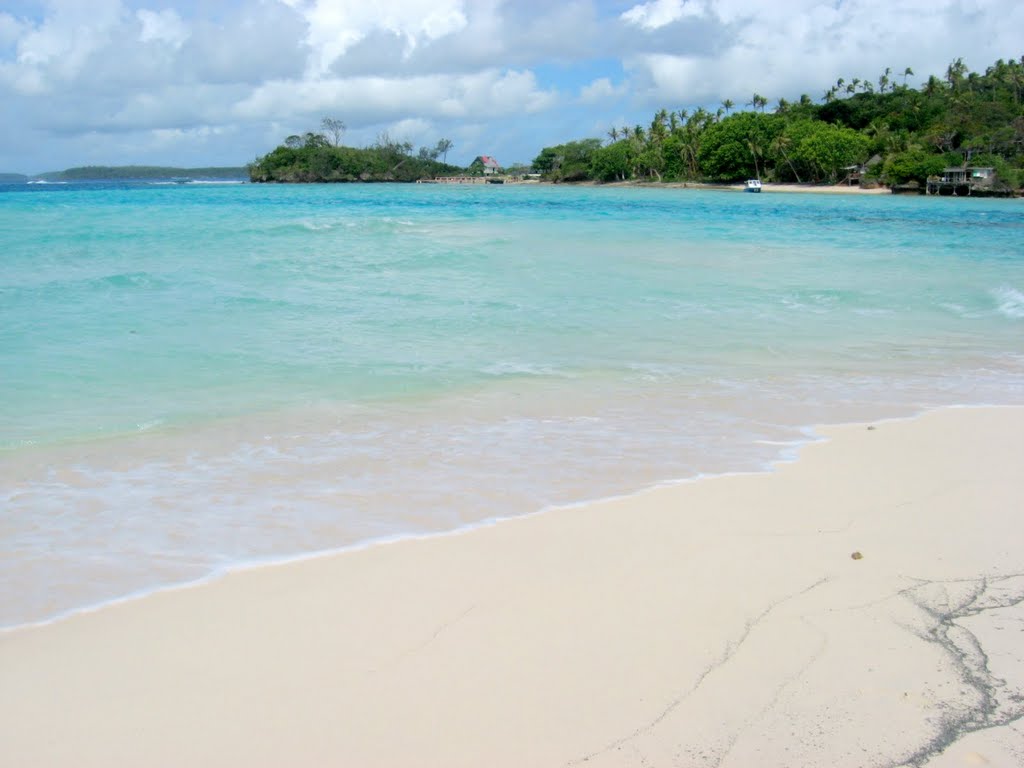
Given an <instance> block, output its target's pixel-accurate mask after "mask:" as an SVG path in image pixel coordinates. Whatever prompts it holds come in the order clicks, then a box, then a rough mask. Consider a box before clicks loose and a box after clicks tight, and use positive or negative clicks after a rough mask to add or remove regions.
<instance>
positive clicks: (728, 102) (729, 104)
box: [722, 99, 736, 115]
mask: <svg viewBox="0 0 1024 768" xmlns="http://www.w3.org/2000/svg"><path fill="white" fill-rule="evenodd" d="M735 106H736V102H734V101H733V100H732V99H724V100H723V101H722V109H724V110H725V114H727V115H728V114H729V111H730V110H731V109H732V108H733V107H735Z"/></svg>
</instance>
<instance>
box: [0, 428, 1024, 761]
mask: <svg viewBox="0 0 1024 768" xmlns="http://www.w3.org/2000/svg"><path fill="white" fill-rule="evenodd" d="M873 426H874V428H870V427H866V426H865V425H859V426H846V427H839V428H829V429H826V430H823V431H824V433H825V434H826V435H828V436H829V437H830V438H831V439H830V440H829V441H828V442H823V443H819V444H815V445H813V446H810V447H808V448H806V449H805V450H804V452H803V455H802V457H801V458H800V460H799V461H798V462H796V463H793V464H786V465H782V466H781V467H779V468H778V469H777V471H775V472H773V473H770V474H760V475H744V476H731V477H723V478H717V479H709V480H702V481H700V482H695V483H688V484H683V485H679V486H674V487H666V488H660V489H655V490H652V491H647V492H644V493H641V494H638V495H635V496H631V497H628V498H622V499H616V500H612V501H607V502H602V503H596V504H591V505H587V506H580V507H576V508H571V509H565V510H559V511H555V512H550V513H546V514H542V515H536V516H533V517H530V518H523V519H517V520H511V521H506V522H503V523H500V524H498V525H495V526H491V527H486V528H481V529H477V530H474V531H470V532H467V533H463V534H459V535H451V536H444V537H437V538H433V539H427V540H418V541H406V542H401V543H397V544H389V545H383V546H377V547H371V548H369V549H366V550H363V551H357V552H350V553H345V554H341V555H337V556H330V557H323V558H319V559H315V560H307V561H303V562H298V563H293V564H289V565H285V566H277V567H268V568H261V569H254V570H249V571H243V572H237V573H234V574H232V575H229V576H227V577H225V578H223V579H219V580H217V581H215V582H212V583H209V584H205V585H202V586H198V587H193V588H187V589H179V590H174V591H169V592H164V593H160V594H157V595H152V596H149V597H146V598H143V599H139V600H135V601H131V602H126V603H121V604H118V605H113V606H108V607H107V608H104V609H102V610H99V611H96V612H93V613H88V614H79V615H77V616H74V617H71V618H69V619H65V620H62V621H59V622H56V623H53V624H50V625H47V626H42V627H35V628H26V629H20V630H16V631H12V632H8V633H6V634H3V635H0V765H3V766H12V767H14V766H19V767H27V766H43V765H46V766H53V765H56V766H76V767H80V768H84V767H85V766H104V767H107V768H109V767H114V766H147V767H150V768H152V767H155V766H190V767H191V768H195V767H197V766H219V767H224V766H246V767H252V766H271V765H275V766H277V765H281V766H283V765H287V766H326V765H339V766H340V765H346V766H396V767H405V766H445V767H446V768H456V767H458V766H475V767H478V768H479V767H482V766H488V767H497V766H510V767H514V768H526V767H531V768H533V767H539V766H573V765H584V764H585V765H587V766H588V767H589V766H741V767H750V766H757V767H758V768H767V767H768V766H787V767H788V768H792V767H793V766H896V765H903V764H906V765H915V766H920V765H929V766H932V765H936V766H954V765H956V766H958V765H1021V764H1024V720H1020V718H1021V716H1022V715H1024V640H1022V638H1024V635H1022V630H1024V603H1022V601H1024V547H1022V546H1021V542H1022V536H1021V532H1022V529H1024V516H1022V511H1024V473H1022V468H1024V447H1022V446H1024V443H1022V435H1024V408H1000V409H950V410H943V411H938V412H933V413H930V414H927V415H925V416H923V417H921V418H919V419H914V420H908V421H898V422H896V421H893V422H882V423H879V424H877V425H873ZM854 552H859V553H861V554H862V557H861V558H859V559H855V558H854V557H852V554H853V553H854Z"/></svg>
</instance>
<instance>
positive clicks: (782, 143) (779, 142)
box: [771, 133, 803, 184]
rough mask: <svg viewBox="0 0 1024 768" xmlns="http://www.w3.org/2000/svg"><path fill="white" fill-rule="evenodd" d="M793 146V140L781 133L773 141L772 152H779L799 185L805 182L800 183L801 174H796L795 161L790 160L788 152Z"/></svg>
mask: <svg viewBox="0 0 1024 768" xmlns="http://www.w3.org/2000/svg"><path fill="white" fill-rule="evenodd" d="M792 145H793V141H792V139H790V138H789V137H788V136H787V135H786V134H784V133H780V134H779V135H778V136H776V137H775V139H774V140H773V141H772V145H771V150H772V152H778V153H779V154H780V155H782V158H783V159H784V160H785V161H786V163H787V164H788V165H789V170H791V171H792V172H793V176H794V177H795V178H796V182H797V184H802V183H803V182H802V181H800V174H799V173H797V172H796V167H795V166H794V165H793V161H792V160H790V159H789V154H788V153H787V152H786V150H787V149H789V148H790V147H791V146H792Z"/></svg>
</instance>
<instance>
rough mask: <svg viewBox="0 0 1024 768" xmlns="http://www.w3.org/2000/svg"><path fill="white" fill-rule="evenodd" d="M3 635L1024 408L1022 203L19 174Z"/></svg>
mask: <svg viewBox="0 0 1024 768" xmlns="http://www.w3.org/2000/svg"><path fill="white" fill-rule="evenodd" d="M0 242H2V243H3V244H4V247H3V249H2V250H3V254H2V256H0V505H2V511H0V585H2V586H0V590H3V593H2V594H0V626H3V625H7V626H10V625H14V624H18V623H22V622H26V621H38V620H44V619H46V618H49V617H52V616H54V615H58V614H60V613H63V612H66V611H69V610H74V609H77V608H81V607H83V606H87V605H93V604H96V603H99V602H103V601H106V600H111V599H116V598H118V597H120V596H123V595H125V594H129V593H135V592H138V591H144V590H148V589H153V588H156V587H159V586H163V585H169V584H174V583H181V582H184V581H189V580H193V579H197V578H202V577H204V576H207V575H209V574H210V573H212V572H215V571H217V570H219V569H223V568H226V567H231V566H234V565H237V564H241V563H246V562H253V561H261V560H268V559H269V560H273V559H278V558H286V557H292V556H297V555H301V554H303V553H309V552H315V551H322V550H328V549H334V548H339V547H345V546H352V545H357V544H360V543H365V542H368V541H373V540H379V539H386V538H391V537H396V536H403V535H421V534H426V533H434V532H441V531H446V530H453V529H456V528H459V527H462V526H466V525H472V524H475V523H478V522H480V521H483V520H488V519H494V518H499V517H504V516H508V515H517V514H526V513H530V512H533V511H536V510H538V509H542V508H545V507H548V506H551V505H558V504H566V503H573V502H576V501H581V500H585V499H591V498H596V497H602V496H607V495H611V494H618V493H624V492H629V491H631V490H636V489H638V488H641V487H645V486H648V485H651V484H655V483H659V482H667V481H673V480H677V479H683V478H689V477H695V476H699V475H701V474H712V473H719V472H727V471H746V470H751V469H759V468H763V467H765V466H767V465H768V464H770V462H772V461H775V460H778V459H780V458H789V457H791V456H792V455H794V453H795V451H796V450H797V448H798V446H799V445H800V444H801V443H802V442H803V441H806V440H807V439H811V438H812V435H811V433H810V432H809V431H808V426H809V425H813V424H816V423H822V422H836V421H849V420H855V419H857V420H863V419H874V418H881V417H886V416H894V415H903V414H909V413H913V412H916V411H919V410H921V409H924V408H928V407H933V406H937V405H950V404H965V405H970V404H986V403H1016V404H1019V403H1022V402H1024V245H1022V243H1024V204H1022V202H1021V201H1019V200H963V199H958V200H950V199H946V198H943V199H925V198H896V197H889V196H864V197H850V196H829V195H783V194H771V193H765V194H762V195H759V196H755V195H742V194H730V193H724V192H713V191H695V190H670V189H621V188H556V187H538V186H520V187H516V186H504V187H501V186H491V185H488V186H484V187H442V186H433V185H408V186H401V185H351V186H346V185H330V186H253V185H232V186H229V185H151V184H124V185H114V184H94V185H90V184H68V185H61V186H60V187H56V188H55V187H42V188H41V187H36V186H32V187H29V186H27V185H22V186H18V187H13V186H12V187H0Z"/></svg>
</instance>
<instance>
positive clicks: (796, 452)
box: [0, 403, 1014, 639]
mask: <svg viewBox="0 0 1024 768" xmlns="http://www.w3.org/2000/svg"><path fill="white" fill-rule="evenodd" d="M1006 407H1014V406H1009V405H1006V404H992V403H981V404H971V403H967V404H950V405H938V406H930V407H924V408H917V409H912V410H910V411H908V412H906V413H897V414H890V415H886V416H879V418H877V419H873V420H872V421H871V423H873V424H882V423H888V422H901V421H907V420H913V419H917V418H920V417H921V416H924V415H925V414H927V413H931V412H934V411H942V410H950V409H987V408H1006ZM866 423H867V422H864V421H858V420H854V421H836V422H829V423H827V424H813V423H807V424H801V425H795V426H792V427H791V428H792V429H793V430H794V431H796V432H798V433H800V434H801V435H803V437H802V438H800V439H798V440H793V441H786V442H785V443H779V444H774V445H776V447H777V448H778V452H777V453H776V455H775V456H774V457H773V458H771V459H769V460H767V462H766V463H764V464H762V465H761V466H760V467H758V468H752V469H725V470H720V471H702V472H698V473H697V474H695V475H689V476H682V477H669V478H665V479H661V480H657V481H656V482H653V483H650V484H646V485H642V486H639V487H635V488H632V489H628V490H624V491H622V492H619V493H611V494H609V495H604V496H595V497H590V498H582V499H576V500H572V501H567V502H558V503H551V504H548V505H544V506H541V507H539V508H535V509H532V510H530V511H526V512H517V513H508V514H501V515H496V516H492V517H486V518H481V519H478V520H472V521H469V522H464V523H462V524H460V525H458V526H457V527H454V528H443V529H437V530H428V531H420V532H401V533H394V534H387V535H382V536H378V537H371V538H367V539H360V540H356V541H351V542H348V543H345V544H342V545H340V546H329V547H325V548H322V549H316V550H309V551H303V552H297V553H291V554H283V555H268V556H264V557H259V556H255V557H251V558H245V559H241V560H238V561H235V562H231V563H228V564H225V565H221V566H219V567H217V568H214V569H213V570H211V571H209V572H208V573H205V574H202V575H200V576H198V577H196V578H190V579H187V580H184V581H173V582H166V583H160V584H156V585H153V586H147V587H142V588H139V589H134V590H131V591H129V592H126V593H124V594H120V595H116V596H114V597H110V598H105V599H102V600H99V601H97V602H90V603H86V604H83V605H79V606H75V607H72V608H68V609H65V610H61V611H59V612H57V613H55V614H53V615H50V616H44V617H42V618H38V619H30V620H27V621H23V622H20V623H15V624H7V625H0V639H2V637H3V636H4V635H5V634H9V633H16V632H20V631H23V630H33V629H38V628H43V627H47V626H51V625H54V624H58V623H60V622H63V621H67V620H69V619H74V618H75V617H76V616H79V615H83V614H93V613H96V612H99V611H104V610H106V609H107V608H109V607H114V606H119V605H122V604H125V603H134V602H136V601H139V600H146V599H148V598H150V597H152V596H155V595H160V594H163V593H166V592H175V591H179V590H189V589H193V588H202V587H204V586H206V585H208V584H212V583H216V582H218V581H220V580H222V579H225V578H229V577H232V576H233V575H236V574H242V573H246V572H249V571H253V570H261V569H264V568H278V567H287V566H290V565H294V564H299V563H303V562H305V561H309V560H319V559H323V558H331V557H342V556H345V555H347V554H350V553H352V552H360V551H363V550H368V549H374V548H376V547H385V546H392V545H396V544H402V543H405V542H411V541H429V540H432V539H439V538H446V537H449V536H461V535H464V534H470V533H473V532H474V531H476V530H479V529H483V528H490V527H493V526H496V525H501V524H503V523H505V522H508V521H514V520H520V519H529V518H533V517H537V516H542V515H548V514H558V513H560V512H563V511H567V510H573V509H577V508H581V507H589V506H591V505H596V504H604V503H608V502H617V501H621V500H624V499H630V498H632V497H635V496H639V495H642V494H645V493H649V492H652V491H657V490H659V489H663V488H675V487H678V486H684V485H688V484H691V483H697V482H704V481H710V480H716V479H721V478H729V477H747V476H760V475H770V474H772V473H774V472H776V471H778V470H779V468H781V467H783V466H785V465H788V464H793V463H796V462H799V461H800V457H801V456H802V454H803V451H805V450H806V449H807V448H808V447H810V446H813V445H815V444H818V443H822V442H827V441H828V438H827V437H826V436H825V435H824V434H823V431H822V430H829V429H835V428H846V427H858V426H863V425H864V424H866ZM108 437H109V439H115V440H116V439H118V438H134V437H136V435H133V434H124V435H113V436H108Z"/></svg>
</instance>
